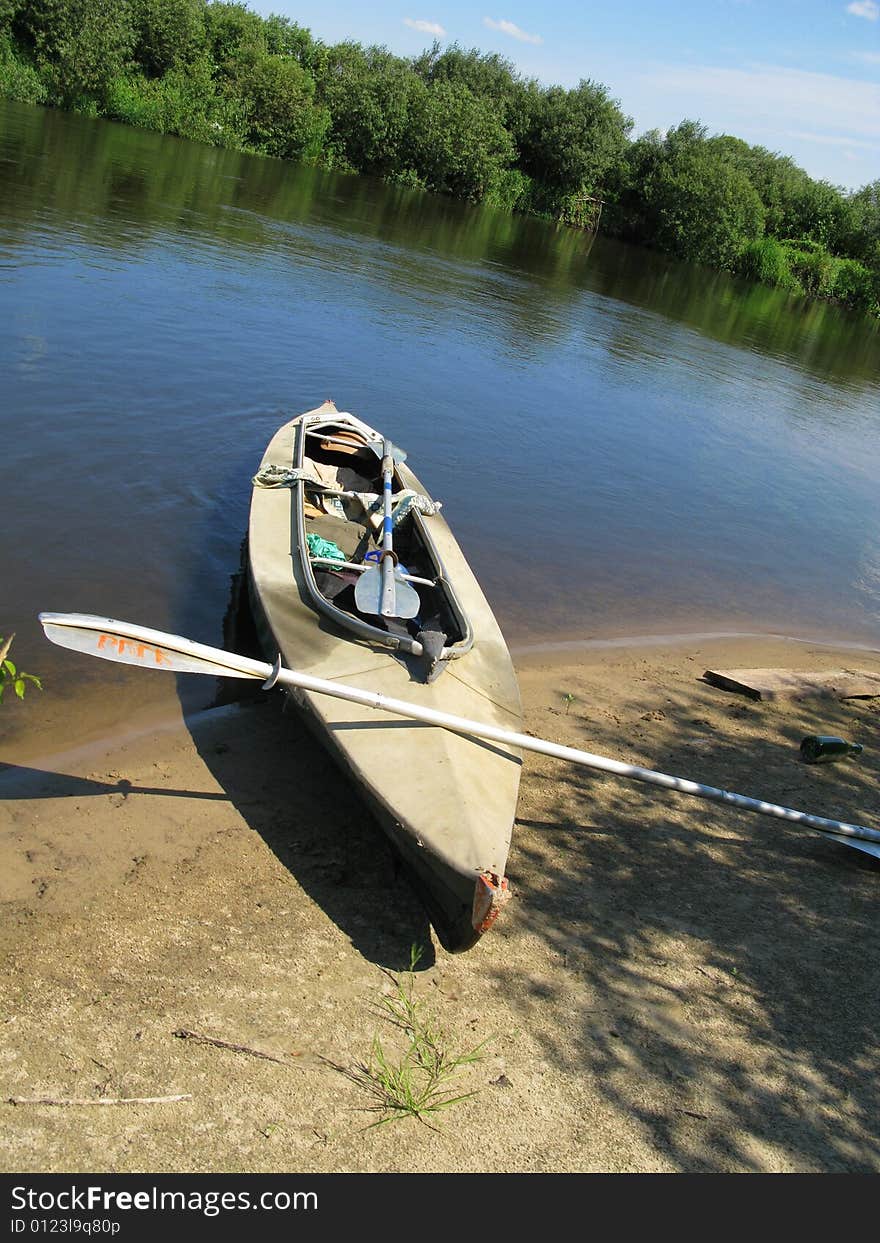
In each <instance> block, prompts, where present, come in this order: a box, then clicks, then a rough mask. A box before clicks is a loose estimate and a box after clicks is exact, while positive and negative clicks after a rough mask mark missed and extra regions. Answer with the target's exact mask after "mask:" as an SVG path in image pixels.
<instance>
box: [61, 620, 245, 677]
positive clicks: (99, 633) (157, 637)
mask: <svg viewBox="0 0 880 1243" xmlns="http://www.w3.org/2000/svg"><path fill="white" fill-rule="evenodd" d="M40 624H41V625H42V627H43V630H44V631H45V632H46V638H47V639H50V640H51V641H52V642H53V643H57V644H58V646H59V647H69V648H71V649H72V650H73V651H74V652H85V653H86V654H87V655H89V656H98V657H100V658H101V659H102V660H112V661H115V662H116V663H117V664H123V665H140V666H141V667H142V668H146V669H167V670H169V671H170V672H172V673H209V674H214V675H215V676H216V677H223V678H262V679H265V677H266V674H267V671H270V666H269V665H263V664H261V663H260V662H259V661H255V660H249V659H248V658H247V657H243V656H237V655H235V654H234V653H233V652H230V653H229V659H228V662H227V660H226V655H227V654H226V653H225V652H223V651H220V650H219V649H216V648H208V647H204V646H203V645H202V644H200V643H193V642H192V641H191V640H189V639H184V638H182V637H180V636H178V635H169V634H164V633H163V632H162V631H160V630H149V629H147V628H145V627H143V626H134V625H132V624H131V623H130V622H120V621H116V620H114V619H113V618H111V617H93V616H91V615H90V614H87V613H40Z"/></svg>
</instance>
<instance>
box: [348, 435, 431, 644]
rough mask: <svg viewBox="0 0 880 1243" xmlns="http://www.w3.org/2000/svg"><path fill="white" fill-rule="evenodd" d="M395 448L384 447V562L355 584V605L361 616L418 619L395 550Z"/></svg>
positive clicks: (415, 601) (416, 603) (412, 594)
mask: <svg viewBox="0 0 880 1243" xmlns="http://www.w3.org/2000/svg"><path fill="white" fill-rule="evenodd" d="M393 451H394V446H393V445H392V443H391V441H390V440H385V441H383V444H382V496H383V505H384V518H383V523H382V561H381V563H380V564H379V565H377V566H371V567H370V568H369V569H367V570H366V571H365V573H363V574H362V575H361V576H360V578H359V579H358V581H357V583H356V584H355V588H354V602H355V604H356V605H357V606H358V608H359V609H360V611H361V612H362V613H369V614H373V615H378V616H380V617H398V618H400V619H401V620H404V621H405V620H406V619H408V618H410V617H415V616H416V614H417V613H418V611H419V609H420V608H421V606H422V602H421V600H420V599H419V593H418V592H417V591H416V589H415V588H414V587H411V586H410V584H409V583H408V582H405V581H404V579H403V578H402V577H401V576H400V575H399V574H398V571H397V557H396V556H395V554H394V549H393V548H392V535H391V532H392V529H393V524H392V521H391V482H392V478H393V475H394V457H393Z"/></svg>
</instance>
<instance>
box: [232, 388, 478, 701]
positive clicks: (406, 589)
mask: <svg viewBox="0 0 880 1243" xmlns="http://www.w3.org/2000/svg"><path fill="white" fill-rule="evenodd" d="M382 445H383V440H382V437H381V435H380V434H379V433H378V432H376V431H374V430H373V429H372V428H370V427H368V426H367V425H366V424H365V423H362V422H361V421H360V420H359V419H356V418H355V417H354V416H353V415H349V414H343V413H341V412H337V413H335V414H334V415H333V416H331V417H328V416H327V415H326V414H318V415H310V416H304V417H303V418H302V419H300V420H299V421H298V422H297V426H296V439H295V444H294V458H293V463H292V465H286V466H282V465H278V466H271V465H270V466H264V467H263V469H262V471H261V475H260V476H258V480H257V481H256V482H260V483H262V484H263V486H267V487H272V486H279V485H281V486H285V485H286V486H291V487H293V488H294V489H295V491H296V497H295V504H294V513H295V530H294V531H293V532H292V535H293V541H292V543H293V548H292V551H293V555H294V557H295V559H296V561H297V562H298V568H299V571H300V572H299V574H298V575H297V577H298V579H299V580H300V582H301V585H302V588H303V590H304V593H305V595H306V596H307V597H308V600H309V603H310V604H311V605H312V607H314V608H315V609H317V610H318V611H319V612H320V613H322V614H324V615H325V616H326V617H328V618H330V619H331V620H332V621H333V622H334V623H336V625H338V626H340V627H342V628H343V629H344V630H347V631H349V632H350V633H352V634H353V635H355V636H357V637H358V638H360V639H362V640H368V641H369V642H371V643H375V644H379V645H381V646H383V647H388V648H392V649H395V650H397V651H400V652H402V653H407V654H409V655H411V656H414V657H419V658H421V660H420V661H419V667H420V670H421V673H422V675H423V676H424V679H425V681H429V682H430V681H433V680H434V679H435V678H436V677H437V676H438V675H439V674H440V673H441V672H442V671H443V669H444V667H445V664H446V662H447V661H449V660H453V659H455V658H456V657H458V656H462V655H464V654H465V652H467V651H469V650H470V648H471V647H472V646H473V630H472V627H471V625H470V622H469V621H468V618H467V616H466V614H465V612H464V610H463V609H462V607H461V605H460V603H459V600H458V597H457V595H456V592H455V588H454V585H453V584H452V583H451V582H449V581H448V579H447V577H446V575H445V573H444V568H443V563H442V561H441V558H440V554H439V552H438V550H437V548H436V545H435V543H434V540H433V538H432V536H431V531H430V522H431V517H432V516H433V515H434V514H436V513H437V512H438V511H439V509H440V504H439V503H438V502H436V501H434V500H432V499H431V497H429V496H426V495H425V494H424V493H423V492H421V491H420V490H418V489H417V488H415V487H413V486H412V485H413V484H414V483H417V480H416V479H415V477H414V476H412V475H411V472H409V471H408V469H407V467H406V466H405V465H404V462H403V460H402V459H403V458H404V457H405V455H404V454H402V453H400V451H399V450H395V451H394V466H393V475H392V483H391V519H390V522H391V530H392V538H393V563H394V580H395V583H396V584H398V590H399V592H400V594H401V595H403V594H404V593H405V594H406V597H407V599H408V600H411V601H412V609H411V610H410V611H411V612H412V614H413V615H412V616H407V615H404V616H398V615H392V616H382V615H381V614H380V612H379V608H378V604H377V606H376V611H375V612H373V611H368V609H369V604H368V605H367V607H366V608H365V607H364V601H365V599H369V598H370V597H369V592H365V591H363V590H361V591H360V592H358V582H359V579H360V578H361V576H362V575H368V574H369V575H371V578H370V580H369V581H370V582H372V581H374V580H378V578H379V577H380V576H381V571H380V569H379V566H380V564H381V559H382V556H383V526H384V523H383V519H384V509H383V470H382ZM377 446H378V448H377ZM365 585H366V584H362V587H363V586H365ZM413 593H415V595H413ZM356 597H357V598H356ZM416 597H417V598H416ZM401 612H406V610H401Z"/></svg>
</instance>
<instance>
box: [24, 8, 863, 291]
mask: <svg viewBox="0 0 880 1243" xmlns="http://www.w3.org/2000/svg"><path fill="white" fill-rule="evenodd" d="M0 94H2V95H5V96H7V97H9V98H12V99H16V100H19V101H21V102H25V103H45V104H49V105H55V106H58V107H62V108H68V109H74V110H76V111H80V112H84V113H86V114H87V115H91V116H105V117H108V118H110V119H113V120H119V121H124V122H126V123H128V124H130V125H138V126H141V127H143V128H147V129H153V130H158V131H160V132H163V133H171V134H178V135H181V136H182V137H186V138H192V139H196V140H199V141H202V142H208V143H212V144H214V145H215V146H225V147H231V148H235V149H239V150H242V151H250V152H256V153H261V154H265V155H271V156H278V157H281V158H284V159H292V160H299V161H305V162H310V163H314V164H320V165H323V166H325V167H328V168H335V169H339V170H341V171H347V172H358V173H367V174H372V175H374V176H378V177H382V178H384V179H386V180H389V181H394V182H398V183H400V184H402V185H408V186H413V187H418V188H423V189H428V190H434V191H437V192H440V193H445V194H450V195H455V196H456V197H459V198H463V199H467V200H469V201H472V202H486V203H488V204H491V205H494V206H497V207H501V208H505V209H507V210H513V211H518V212H524V213H534V214H538V215H543V216H547V217H550V218H554V219H558V220H562V221H566V222H569V223H573V224H579V225H584V226H587V227H594V226H596V224H597V223H599V222H600V221H601V223H600V227H601V228H602V229H603V230H604V231H606V232H608V233H610V234H612V235H613V236H617V237H621V238H623V239H625V240H627V241H632V242H636V243H639V244H641V245H646V246H650V247H653V248H654V249H657V250H660V251H664V252H666V253H669V254H672V255H675V256H677V257H679V258H681V259H684V260H687V261H691V262H696V263H701V264H707V265H711V266H713V267H718V268H722V269H726V270H728V271H730V272H734V273H738V274H740V275H742V276H744V277H747V278H748V279H750V280H757V281H761V282H762V283H765V284H770V285H777V286H779V287H781V288H782V289H784V290H788V291H790V292H792V293H799V294H808V295H810V296H812V297H820V298H833V299H836V300H839V301H841V302H843V303H845V304H847V305H849V306H852V307H855V308H859V309H862V310H867V311H869V312H871V313H873V314H880V180H878V181H876V182H874V183H873V184H872V185H869V186H866V187H864V189H862V190H859V191H858V192H857V193H854V194H848V193H846V192H844V191H842V190H840V189H838V188H837V187H835V186H832V185H829V184H828V183H827V182H822V181H814V180H813V179H812V178H811V177H809V176H808V175H807V173H805V172H804V171H803V170H802V169H800V168H798V167H797V165H796V164H795V163H794V162H793V161H792V160H791V159H790V158H788V157H787V156H781V155H778V154H774V153H772V152H770V151H767V150H765V149H764V148H762V147H751V146H749V145H748V144H747V143H745V142H743V141H742V140H740V139H738V138H734V137H731V136H729V135H721V136H717V135H716V136H710V135H709V134H708V133H707V132H706V130H705V129H704V128H703V127H702V126H700V125H699V124H697V123H695V122H693V121H683V122H682V123H681V124H680V125H678V126H677V127H676V128H674V129H672V130H670V131H669V132H668V133H667V134H666V135H665V136H664V135H661V134H659V133H657V132H653V133H649V134H646V135H644V136H642V137H641V138H639V139H637V140H636V141H631V140H630V138H629V132H630V129H631V125H632V123H631V121H630V120H629V119H628V118H627V117H626V116H624V114H623V113H622V112H621V110H620V107H619V105H618V103H617V102H616V101H615V100H613V99H611V98H610V97H609V95H608V92H607V91H606V89H605V87H603V86H602V85H600V84H599V83H596V82H591V81H586V80H585V81H582V82H581V83H580V84H579V85H578V86H577V87H576V88H574V89H571V90H566V89H563V88H562V87H559V86H550V87H544V86H542V85H541V84H540V83H538V82H537V81H535V80H534V79H525V78H523V77H522V76H520V75H519V74H518V73H517V71H516V70H515V68H514V66H513V65H512V64H510V63H509V62H508V61H506V60H504V59H503V58H501V57H499V56H497V55H494V54H491V55H486V54H482V53H480V52H479V51H477V50H470V51H466V50H464V49H462V48H460V47H456V46H453V47H449V48H446V49H445V50H441V48H440V47H439V45H437V44H435V45H434V47H433V48H431V49H429V50H428V51H426V52H423V53H422V54H421V55H420V56H418V57H415V58H413V59H405V58H402V57H398V56H394V55H393V54H392V53H390V52H389V51H388V50H387V49H385V48H378V47H370V48H363V47H361V46H359V45H358V44H355V43H351V42H344V43H340V44H337V45H335V46H328V45H325V44H323V43H320V42H319V41H317V40H315V39H313V38H312V36H311V34H310V33H309V31H308V30H305V29H304V28H302V27H300V26H298V25H297V24H296V23H295V22H291V21H290V20H288V19H287V18H284V17H278V16H274V17H269V18H262V17H260V16H259V15H257V14H256V13H253V12H251V11H250V10H249V9H248V8H247V6H246V5H245V4H240V3H232V2H228V0H212V2H209V0H114V3H113V4H109V3H107V2H106V0H0Z"/></svg>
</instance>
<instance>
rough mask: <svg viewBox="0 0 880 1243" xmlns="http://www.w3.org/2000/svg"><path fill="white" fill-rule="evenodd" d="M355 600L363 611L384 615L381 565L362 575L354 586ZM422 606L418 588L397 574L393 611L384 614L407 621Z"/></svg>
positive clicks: (395, 577)
mask: <svg viewBox="0 0 880 1243" xmlns="http://www.w3.org/2000/svg"><path fill="white" fill-rule="evenodd" d="M354 602H355V604H356V605H357V606H358V608H359V609H360V611H361V612H362V613H368V614H372V615H374V616H376V617H379V616H381V615H383V614H382V570H381V568H380V567H379V566H376V567H375V569H372V568H371V569H369V570H365V571H364V573H363V574H362V575H361V576H360V578H359V579H358V581H357V583H356V584H355V588H354ZM421 606H422V602H421V600H420V599H419V593H418V592H417V591H416V589H415V588H414V587H411V586H410V585H409V583H407V582H404V580H403V579H402V578H398V577H397V575H396V574H395V576H394V601H393V612H390V613H385V614H384V616H385V617H399V618H401V619H402V620H403V621H406V620H407V619H409V618H410V617H415V616H416V614H417V613H418V611H419V609H420V608H421Z"/></svg>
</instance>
